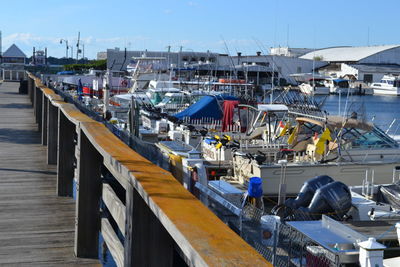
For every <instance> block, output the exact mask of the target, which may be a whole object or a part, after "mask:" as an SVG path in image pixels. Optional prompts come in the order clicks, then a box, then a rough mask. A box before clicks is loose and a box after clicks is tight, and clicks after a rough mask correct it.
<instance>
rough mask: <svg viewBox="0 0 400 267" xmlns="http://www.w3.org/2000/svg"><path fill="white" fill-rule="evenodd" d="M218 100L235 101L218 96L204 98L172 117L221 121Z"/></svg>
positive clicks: (231, 98)
mask: <svg viewBox="0 0 400 267" xmlns="http://www.w3.org/2000/svg"><path fill="white" fill-rule="evenodd" d="M217 99H218V100H237V98H235V97H233V96H226V95H218V96H204V97H202V98H201V99H200V100H199V101H197V102H196V103H194V104H193V105H191V106H190V107H188V108H187V109H185V110H183V111H182V112H179V113H177V114H175V115H174V117H176V118H178V119H183V118H190V119H201V118H212V119H216V120H221V119H222V110H221V107H220V104H219V103H218V101H217Z"/></svg>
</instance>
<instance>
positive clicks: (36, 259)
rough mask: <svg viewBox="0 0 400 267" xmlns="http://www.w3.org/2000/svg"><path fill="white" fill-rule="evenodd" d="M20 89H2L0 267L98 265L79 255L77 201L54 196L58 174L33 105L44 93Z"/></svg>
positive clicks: (4, 86) (7, 85)
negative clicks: (20, 91) (49, 159)
mask: <svg viewBox="0 0 400 267" xmlns="http://www.w3.org/2000/svg"><path fill="white" fill-rule="evenodd" d="M31 85H32V84H31ZM17 91H18V83H2V84H1V85H0V265H1V266H99V262H98V260H93V259H80V258H76V257H75V255H74V250H73V245H74V228H75V202H74V201H73V200H72V199H71V198H60V197H57V196H56V194H55V189H56V172H57V170H56V168H55V166H49V165H47V164H46V148H45V147H43V146H42V145H41V135H40V133H39V131H38V125H37V124H36V123H35V118H34V110H33V109H32V106H31V105H30V102H29V96H32V97H34V96H35V95H36V97H37V100H39V97H40V95H39V94H35V95H34V94H33V90H32V92H31V93H30V95H29V96H28V95H19V94H14V92H17ZM37 107H38V108H39V105H37ZM42 108H45V106H43V107H42ZM35 112H36V114H37V113H39V110H35ZM42 112H43V111H42ZM43 115H45V111H44V112H43ZM42 126H45V125H42ZM43 133H44V134H45V130H43Z"/></svg>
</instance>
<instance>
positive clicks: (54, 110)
mask: <svg viewBox="0 0 400 267" xmlns="http://www.w3.org/2000/svg"><path fill="white" fill-rule="evenodd" d="M46 102H47V103H46ZM46 102H45V105H46V106H47V109H46V110H47V116H46V125H47V126H46V128H47V131H46V132H42V136H46V141H47V164H50V165H54V164H57V152H58V149H57V145H58V112H59V111H58V107H56V106H53V105H52V103H51V101H50V100H47V101H46ZM44 123H45V122H43V124H44ZM43 128H44V126H43Z"/></svg>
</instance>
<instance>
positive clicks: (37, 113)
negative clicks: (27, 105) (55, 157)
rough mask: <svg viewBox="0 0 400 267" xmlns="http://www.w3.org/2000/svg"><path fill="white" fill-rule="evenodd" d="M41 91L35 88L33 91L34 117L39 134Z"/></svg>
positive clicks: (40, 124) (40, 129)
mask: <svg viewBox="0 0 400 267" xmlns="http://www.w3.org/2000/svg"><path fill="white" fill-rule="evenodd" d="M42 94H43V93H42V90H40V88H39V87H36V90H35V116H36V122H37V124H38V130H39V132H42Z"/></svg>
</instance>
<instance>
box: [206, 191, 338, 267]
mask: <svg viewBox="0 0 400 267" xmlns="http://www.w3.org/2000/svg"><path fill="white" fill-rule="evenodd" d="M226 200H227V201H228V202H229V203H231V204H233V205H234V206H235V207H236V208H238V209H241V213H240V215H239V216H238V215H236V214H234V213H232V212H230V210H229V208H227V207H226V206H224V205H223V204H221V202H220V201H216V200H213V199H212V198H208V206H209V207H210V208H211V209H212V210H213V211H214V212H215V213H216V214H217V215H218V216H219V217H220V218H221V220H222V221H224V222H225V223H226V224H227V225H229V226H230V227H231V228H232V229H233V230H234V231H235V232H236V233H237V234H238V235H240V236H241V237H242V238H243V239H244V240H245V241H246V242H247V243H248V244H250V245H251V246H253V247H254V248H255V249H256V250H257V251H258V252H259V253H260V254H261V255H263V257H264V258H265V259H266V260H268V261H269V262H271V263H272V264H273V265H274V266H279V267H286V266H287V267H294V266H296V267H305V266H307V267H336V266H340V263H339V260H338V258H337V256H336V255H335V254H333V253H331V252H329V251H328V250H326V249H324V248H323V247H321V246H319V245H318V244H316V243H315V242H313V241H312V240H311V239H309V238H308V237H307V236H305V235H304V234H302V233H301V232H299V231H297V230H296V229H294V228H293V227H291V226H289V225H288V224H286V223H285V222H284V221H281V220H280V218H279V217H278V216H274V215H269V214H268V213H267V212H266V211H264V210H263V209H260V208H257V207H256V205H257V204H256V203H254V201H253V202H251V201H249V199H248V198H246V194H244V195H243V196H242V198H241V199H240V200H239V199H236V200H235V199H232V198H230V199H229V198H227V199H226ZM261 205H262V206H264V204H263V203H261Z"/></svg>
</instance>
